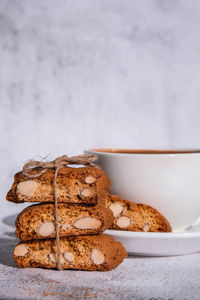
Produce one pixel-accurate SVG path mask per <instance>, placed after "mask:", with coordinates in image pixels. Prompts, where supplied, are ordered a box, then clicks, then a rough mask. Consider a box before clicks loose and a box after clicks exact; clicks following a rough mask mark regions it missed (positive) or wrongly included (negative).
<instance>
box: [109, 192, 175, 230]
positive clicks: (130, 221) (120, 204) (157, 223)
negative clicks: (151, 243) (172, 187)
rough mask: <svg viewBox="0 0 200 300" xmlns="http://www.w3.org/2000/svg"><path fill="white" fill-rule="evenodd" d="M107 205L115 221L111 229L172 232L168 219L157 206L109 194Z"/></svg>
mask: <svg viewBox="0 0 200 300" xmlns="http://www.w3.org/2000/svg"><path fill="white" fill-rule="evenodd" d="M106 206H107V207H108V208H109V209H110V210H112V212H113V215H114V222H113V224H112V225H111V227H110V229H115V230H127V231H144V232H171V231H172V228H171V225H170V224H169V222H168V221H167V219H166V218H165V217H164V216H163V215H162V214H161V213H160V212H158V211H157V210H156V209H155V208H153V207H151V206H149V205H146V204H140V203H134V202H131V201H128V200H123V199H122V198H120V197H119V196H116V195H109V196H108V197H107V198H106Z"/></svg>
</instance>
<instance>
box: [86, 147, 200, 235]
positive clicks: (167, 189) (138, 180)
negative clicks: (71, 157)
mask: <svg viewBox="0 0 200 300" xmlns="http://www.w3.org/2000/svg"><path fill="white" fill-rule="evenodd" d="M85 153H87V154H88V153H90V154H95V155H97V157H98V164H99V166H100V167H101V168H102V169H103V170H104V171H105V172H106V174H107V175H108V177H109V178H110V179H111V182H112V184H111V191H110V192H111V193H112V194H117V195H119V196H121V197H122V198H124V199H128V200H130V201H133V202H137V203H144V204H148V205H151V206H153V207H154V208H156V209H157V210H159V211H160V212H161V213H162V214H163V215H164V216H165V217H166V218H167V219H168V221H169V222H170V223H171V225H172V228H173V231H181V230H184V229H185V228H187V227H188V226H190V225H191V224H193V223H194V222H195V221H196V220H197V219H198V218H199V217H200V150H189V149H186V150H185V149H180V150H167V149H166V150H148V149H92V150H87V151H85Z"/></svg>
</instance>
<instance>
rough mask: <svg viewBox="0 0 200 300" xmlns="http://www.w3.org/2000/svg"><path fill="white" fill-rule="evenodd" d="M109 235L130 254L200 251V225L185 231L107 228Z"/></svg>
mask: <svg viewBox="0 0 200 300" xmlns="http://www.w3.org/2000/svg"><path fill="white" fill-rule="evenodd" d="M105 233H106V234H107V235H110V236H112V237H113V238H114V239H115V240H117V241H120V242H122V243H123V245H124V246H125V247H126V250H127V252H128V254H129V255H141V256H173V255H184V254H190V253H195V252H198V251H200V225H197V226H193V227H190V228H188V229H187V230H186V231H183V232H169V233H157V232H129V231H119V230H107V231H106V232H105Z"/></svg>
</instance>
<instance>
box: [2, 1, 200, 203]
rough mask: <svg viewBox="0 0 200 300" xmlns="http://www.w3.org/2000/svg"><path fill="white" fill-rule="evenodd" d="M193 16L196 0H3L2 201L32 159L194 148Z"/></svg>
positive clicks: (198, 103) (198, 84)
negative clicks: (104, 150)
mask: <svg viewBox="0 0 200 300" xmlns="http://www.w3.org/2000/svg"><path fill="white" fill-rule="evenodd" d="M199 16H200V2H199V1H198V0H192V1H187V0H182V1H177V0H153V1H149V0H138V1H131V0H127V1H122V0H99V1H97V0H86V1H72V0H71V1H70V0H68V1H64V0H62V1H61V0H57V1H56V0H48V1H47V0H42V1H33V0H27V1H25V0H21V1H19V0H11V1H9V0H1V1H0V136H1V144H0V158H1V161H0V165H1V171H2V174H4V175H3V176H1V179H0V180H1V186H2V189H1V197H2V198H4V194H5V192H6V191H7V189H8V187H9V185H10V184H11V181H12V179H11V177H12V175H13V173H14V172H16V171H17V170H19V169H21V167H22V164H23V163H24V162H25V161H26V160H27V159H30V158H38V156H39V155H42V156H46V155H50V157H51V158H53V157H55V155H60V154H63V153H67V154H78V153H80V152H82V150H83V149H85V148H90V147H199V140H200V138H199V136H200V133H199V132H200V117H199V112H200V55H199V53H200V18H199ZM2 200H3V199H2Z"/></svg>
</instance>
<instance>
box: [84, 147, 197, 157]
mask: <svg viewBox="0 0 200 300" xmlns="http://www.w3.org/2000/svg"><path fill="white" fill-rule="evenodd" d="M131 151H134V152H131ZM84 152H89V153H92V154H96V155H112V156H113V155H114V156H116V155H120V156H131V155H142V156H145V155H151V156H155V155H161V156H164V155H165V156H167V155H168V156H180V155H187V156H188V155H196V154H200V149H198V148H142V149H139V148H92V149H87V150H85V151H84Z"/></svg>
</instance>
